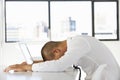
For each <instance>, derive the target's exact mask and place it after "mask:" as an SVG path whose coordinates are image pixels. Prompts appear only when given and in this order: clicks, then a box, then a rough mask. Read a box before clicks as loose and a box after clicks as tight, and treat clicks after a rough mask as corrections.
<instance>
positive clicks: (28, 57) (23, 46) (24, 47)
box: [19, 43, 33, 64]
mask: <svg viewBox="0 0 120 80" xmlns="http://www.w3.org/2000/svg"><path fill="white" fill-rule="evenodd" d="M19 47H20V49H21V52H22V54H23V56H24V58H25V60H26V63H27V64H32V63H33V58H32V56H31V54H30V51H29V49H28V46H27V45H26V44H25V43H19Z"/></svg>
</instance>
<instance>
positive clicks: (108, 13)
mask: <svg viewBox="0 0 120 80" xmlns="http://www.w3.org/2000/svg"><path fill="white" fill-rule="evenodd" d="M5 3H6V26H5V27H6V28H5V30H6V31H5V32H6V35H5V36H6V38H5V40H6V42H18V41H42V40H63V39H66V38H67V37H69V36H73V35H89V36H94V37H96V38H98V39H100V40H118V39H119V34H118V33H119V32H118V26H119V25H118V1H117V0H106V1H104V0H76V1H75V0H73V1H72V0H67V1H65V0H6V2H5Z"/></svg>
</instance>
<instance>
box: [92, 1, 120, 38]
mask: <svg viewBox="0 0 120 80" xmlns="http://www.w3.org/2000/svg"><path fill="white" fill-rule="evenodd" d="M94 10H95V15H94V16H95V37H97V38H98V39H117V17H118V16H117V3H116V2H95V3H94Z"/></svg>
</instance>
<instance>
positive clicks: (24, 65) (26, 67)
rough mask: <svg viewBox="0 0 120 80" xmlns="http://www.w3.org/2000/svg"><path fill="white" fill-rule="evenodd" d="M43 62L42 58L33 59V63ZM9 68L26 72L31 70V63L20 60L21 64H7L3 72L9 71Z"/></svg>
mask: <svg viewBox="0 0 120 80" xmlns="http://www.w3.org/2000/svg"><path fill="white" fill-rule="evenodd" d="M40 62H44V61H43V60H35V61H34V62H33V64H35V63H40ZM10 70H14V71H15V72H26V71H32V64H27V63H26V62H22V63H21V64H14V65H10V66H8V67H7V68H6V69H5V70H4V72H9V71H10Z"/></svg>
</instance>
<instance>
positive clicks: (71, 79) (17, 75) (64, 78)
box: [0, 69, 77, 80]
mask: <svg viewBox="0 0 120 80" xmlns="http://www.w3.org/2000/svg"><path fill="white" fill-rule="evenodd" d="M76 74H77V70H73V69H71V70H68V71H65V72H14V73H9V72H3V71H0V80H76Z"/></svg>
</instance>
